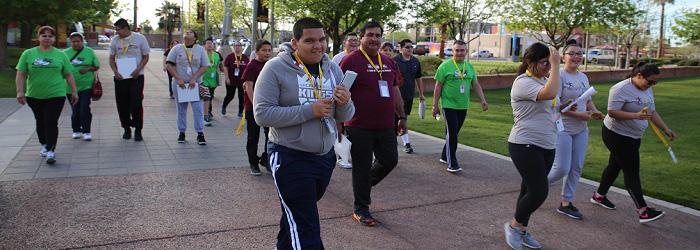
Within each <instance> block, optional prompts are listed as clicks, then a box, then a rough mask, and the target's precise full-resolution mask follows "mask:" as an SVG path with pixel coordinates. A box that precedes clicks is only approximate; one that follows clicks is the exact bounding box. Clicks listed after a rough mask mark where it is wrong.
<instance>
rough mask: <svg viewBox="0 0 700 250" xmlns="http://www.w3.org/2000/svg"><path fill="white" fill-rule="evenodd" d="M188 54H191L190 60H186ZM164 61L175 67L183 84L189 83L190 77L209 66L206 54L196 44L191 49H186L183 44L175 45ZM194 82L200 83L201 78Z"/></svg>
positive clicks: (202, 48)
mask: <svg viewBox="0 0 700 250" xmlns="http://www.w3.org/2000/svg"><path fill="white" fill-rule="evenodd" d="M188 54H191V57H192V59H189V58H188ZM166 61H167V62H168V63H170V64H174V65H175V69H177V73H178V74H179V75H180V77H182V79H183V80H184V81H185V82H189V81H190V80H191V79H192V75H194V73H195V72H197V70H199V68H201V67H208V66H209V60H208V58H207V52H206V51H205V50H204V47H202V46H200V45H198V44H195V45H194V46H192V48H187V47H186V46H185V45H184V44H178V45H176V46H175V47H173V49H172V50H170V53H169V54H168V59H167V60H166ZM188 68H189V70H188ZM195 82H197V83H201V82H202V76H200V77H199V79H196V80H195Z"/></svg>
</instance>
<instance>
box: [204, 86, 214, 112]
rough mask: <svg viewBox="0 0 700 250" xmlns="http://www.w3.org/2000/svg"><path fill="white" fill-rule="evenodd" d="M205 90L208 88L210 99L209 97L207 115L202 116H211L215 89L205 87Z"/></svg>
mask: <svg viewBox="0 0 700 250" xmlns="http://www.w3.org/2000/svg"><path fill="white" fill-rule="evenodd" d="M207 88H209V95H211V97H209V114H204V115H209V116H212V112H211V110H212V107H213V106H212V103H214V90H216V87H207Z"/></svg>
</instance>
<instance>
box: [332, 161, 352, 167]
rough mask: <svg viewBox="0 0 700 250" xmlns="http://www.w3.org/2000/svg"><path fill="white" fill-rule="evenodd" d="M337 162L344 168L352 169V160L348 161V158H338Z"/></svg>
mask: <svg viewBox="0 0 700 250" xmlns="http://www.w3.org/2000/svg"><path fill="white" fill-rule="evenodd" d="M336 163H337V164H338V166H340V167H341V168H344V169H352V163H350V162H348V161H346V160H343V159H338V161H337V162H336Z"/></svg>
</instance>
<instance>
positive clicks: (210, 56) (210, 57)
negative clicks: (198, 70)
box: [209, 52, 217, 67]
mask: <svg viewBox="0 0 700 250" xmlns="http://www.w3.org/2000/svg"><path fill="white" fill-rule="evenodd" d="M215 61H217V60H216V59H215V57H214V52H209V67H216V65H214V62H215Z"/></svg>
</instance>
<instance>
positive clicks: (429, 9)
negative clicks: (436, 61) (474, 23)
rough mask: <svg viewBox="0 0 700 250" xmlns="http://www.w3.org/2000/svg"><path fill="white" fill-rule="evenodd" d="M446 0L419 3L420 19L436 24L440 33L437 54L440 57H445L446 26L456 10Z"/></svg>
mask: <svg viewBox="0 0 700 250" xmlns="http://www.w3.org/2000/svg"><path fill="white" fill-rule="evenodd" d="M450 4H451V3H450V1H448V0H433V1H430V0H428V2H427V3H424V4H419V6H423V7H420V8H419V9H418V16H419V18H420V19H422V20H424V21H425V22H426V23H427V24H436V25H438V30H439V33H440V53H439V54H438V56H439V57H440V58H445V52H444V50H445V41H446V40H447V27H448V23H449V22H450V21H452V18H453V16H455V15H456V12H455V11H454V9H453V8H452V6H451V5H450Z"/></svg>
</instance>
